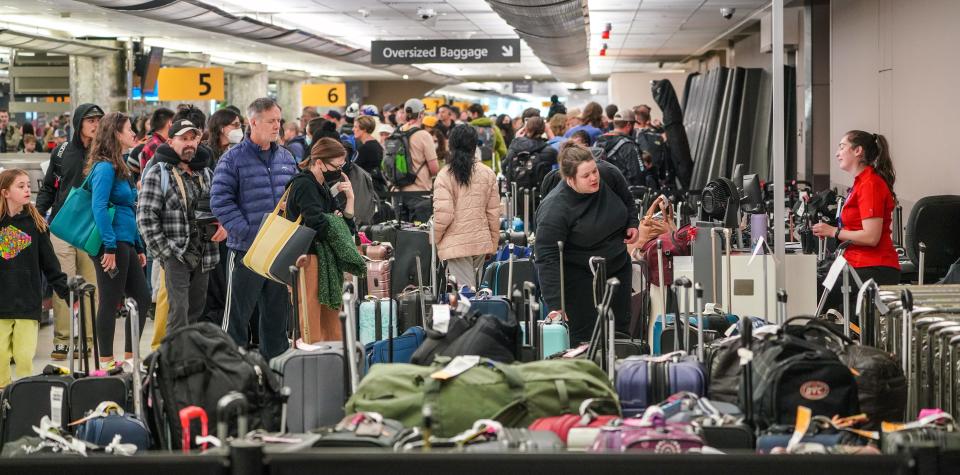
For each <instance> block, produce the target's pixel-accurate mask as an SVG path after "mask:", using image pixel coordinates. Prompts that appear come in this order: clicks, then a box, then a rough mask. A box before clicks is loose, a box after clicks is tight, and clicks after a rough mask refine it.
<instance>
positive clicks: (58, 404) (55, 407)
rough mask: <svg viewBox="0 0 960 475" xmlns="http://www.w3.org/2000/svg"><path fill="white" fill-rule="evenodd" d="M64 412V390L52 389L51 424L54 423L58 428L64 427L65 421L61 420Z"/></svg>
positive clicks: (59, 388)
mask: <svg viewBox="0 0 960 475" xmlns="http://www.w3.org/2000/svg"><path fill="white" fill-rule="evenodd" d="M62 412H63V388H61V387H51V388H50V422H52V423H53V425H54V426H56V427H63V421H61V420H60V417H61V414H62ZM44 419H46V418H44ZM41 423H42V421H41Z"/></svg>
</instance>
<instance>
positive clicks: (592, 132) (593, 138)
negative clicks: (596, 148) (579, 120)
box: [563, 124, 603, 145]
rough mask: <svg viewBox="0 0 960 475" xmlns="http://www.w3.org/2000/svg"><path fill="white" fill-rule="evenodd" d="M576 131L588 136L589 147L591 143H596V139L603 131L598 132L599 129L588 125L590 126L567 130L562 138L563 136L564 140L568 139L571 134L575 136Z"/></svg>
mask: <svg viewBox="0 0 960 475" xmlns="http://www.w3.org/2000/svg"><path fill="white" fill-rule="evenodd" d="M578 130H583V131H585V132H586V133H587V135H589V136H590V145H593V143H594V142H596V141H597V137H599V136H601V135H603V131H602V130H600V129H598V128H596V127H594V126H592V125H590V124H584V125H578V126H576V127H574V128H572V129H570V130H568V131H567V133H565V134H563V136H564V137H565V138H570V137H571V136H572V135H573V134H575V133H576V132H577V131H578Z"/></svg>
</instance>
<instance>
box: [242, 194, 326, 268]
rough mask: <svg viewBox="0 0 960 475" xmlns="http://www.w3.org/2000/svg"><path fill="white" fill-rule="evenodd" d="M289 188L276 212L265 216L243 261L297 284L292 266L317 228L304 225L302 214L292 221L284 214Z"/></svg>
mask: <svg viewBox="0 0 960 475" xmlns="http://www.w3.org/2000/svg"><path fill="white" fill-rule="evenodd" d="M289 194H290V189H289V188H287V191H285V192H284V193H283V196H282V197H281V198H280V201H278V202H277V206H276V207H275V208H274V209H273V212H272V213H270V214H268V215H266V216H265V217H264V218H263V222H262V223H260V229H259V230H258V231H257V235H256V237H255V238H254V239H253V244H251V245H250V249H248V250H247V253H246V254H244V256H243V265H245V266H247V268H248V269H250V270H252V271H253V272H254V273H256V274H257V275H259V276H261V277H265V278H267V279H270V280H272V281H275V282H279V283H281V284H287V285H295V284H294V281H293V277H292V276H291V275H290V267H291V266H294V264H296V262H297V259H299V258H300V256H301V255H303V254H306V252H307V250H308V249H309V248H310V245H311V243H313V238H314V236H316V234H317V232H316V231H314V230H313V229H311V228H308V227H306V226H303V225H301V224H300V222H301V221H302V220H303V216H299V217H297V219H296V220H295V221H290V220H288V219H286V217H284V216H283V214H284V213H285V211H284V212H281V211H280V205H281V204H282V203H285V202H286V200H287V196H288V195H289Z"/></svg>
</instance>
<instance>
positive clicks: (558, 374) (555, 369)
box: [346, 357, 617, 437]
mask: <svg viewBox="0 0 960 475" xmlns="http://www.w3.org/2000/svg"><path fill="white" fill-rule="evenodd" d="M455 370H456V371H455ZM564 393H565V395H566V397H561V395H562V394H564ZM388 395H389V397H387V396H388ZM586 399H605V400H610V401H616V399H617V396H616V393H615V392H614V391H613V388H612V387H611V385H610V382H609V381H608V380H607V377H606V375H604V374H603V373H602V372H601V371H600V369H599V368H598V367H597V366H596V364H594V363H593V362H590V361H585V360H550V361H536V362H533V363H524V364H516V365H506V364H503V363H498V362H495V361H492V360H489V359H482V358H476V357H460V358H455V359H453V360H449V359H446V358H437V360H436V361H434V364H433V365H431V366H416V365H404V364H394V365H375V366H374V367H373V368H371V370H370V373H368V374H367V376H366V377H365V378H364V379H363V381H361V383H360V386H359V388H358V389H357V392H356V393H355V394H354V395H353V396H352V397H351V398H350V400H349V401H348V402H347V405H346V411H347V412H348V413H350V412H376V413H379V414H382V415H383V417H385V418H390V419H396V420H398V421H400V422H401V423H403V424H404V425H405V426H407V427H415V426H419V425H420V424H421V423H422V421H423V409H424V406H425V405H426V406H429V407H430V410H431V411H432V418H433V431H434V433H435V434H436V435H438V436H440V437H450V436H453V435H455V434H457V433H460V432H462V431H464V430H467V429H469V428H470V427H472V425H473V423H474V422H475V421H477V420H480V419H494V420H497V421H498V422H500V423H502V424H503V425H504V427H527V426H529V425H530V424H531V423H533V421H534V420H536V419H538V418H541V417H547V416H556V415H561V414H567V413H574V412H575V411H577V410H578V408H579V406H580V404H582V403H583V401H584V400H586ZM611 407H615V406H611Z"/></svg>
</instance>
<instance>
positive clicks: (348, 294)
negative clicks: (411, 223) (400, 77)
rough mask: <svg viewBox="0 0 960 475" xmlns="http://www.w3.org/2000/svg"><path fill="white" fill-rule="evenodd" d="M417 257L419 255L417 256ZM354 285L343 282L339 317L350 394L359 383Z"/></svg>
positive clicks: (348, 392)
mask: <svg viewBox="0 0 960 475" xmlns="http://www.w3.org/2000/svg"><path fill="white" fill-rule="evenodd" d="M418 257H419V256H418ZM417 264H418V266H417V268H418V269H419V268H420V267H419V262H418V263H417ZM353 289H354V287H353V283H352V282H346V283H344V284H343V308H344V309H345V310H346V315H343V316H341V317H340V319H341V321H342V322H343V324H344V325H343V327H344V328H343V351H344V354H345V355H346V356H347V360H348V362H347V375H346V376H347V378H348V381H349V383H350V384H349V391H347V392H346V393H347V394H348V395H352V394H353V393H354V392H356V390H357V386H358V385H359V384H360V381H359V378H358V374H357V346H356V342H357V337H356V333H355V332H356V328H357V315H356V308H355V307H354V306H353V302H354V295H353V292H354V290H353Z"/></svg>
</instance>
